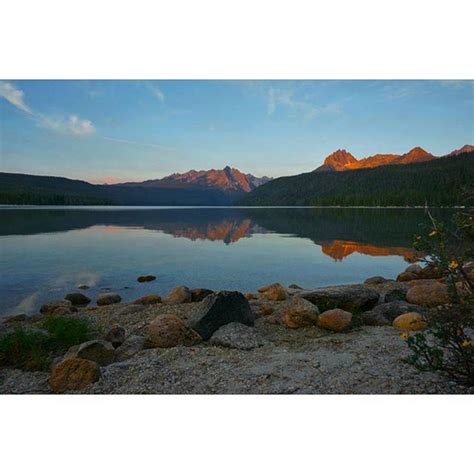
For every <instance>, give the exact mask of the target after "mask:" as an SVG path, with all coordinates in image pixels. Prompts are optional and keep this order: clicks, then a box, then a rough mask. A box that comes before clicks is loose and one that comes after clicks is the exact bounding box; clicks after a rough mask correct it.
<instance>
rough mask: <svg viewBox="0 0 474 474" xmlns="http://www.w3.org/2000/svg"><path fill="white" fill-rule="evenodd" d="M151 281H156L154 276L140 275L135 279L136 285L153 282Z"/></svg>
mask: <svg viewBox="0 0 474 474" xmlns="http://www.w3.org/2000/svg"><path fill="white" fill-rule="evenodd" d="M153 280H156V276H155V275H140V276H139V277H138V278H137V281H138V283H145V282H147V281H153Z"/></svg>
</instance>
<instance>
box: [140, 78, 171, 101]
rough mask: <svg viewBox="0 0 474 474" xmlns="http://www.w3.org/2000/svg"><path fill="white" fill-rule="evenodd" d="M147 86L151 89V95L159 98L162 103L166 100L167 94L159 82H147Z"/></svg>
mask: <svg viewBox="0 0 474 474" xmlns="http://www.w3.org/2000/svg"><path fill="white" fill-rule="evenodd" d="M145 86H146V88H147V89H148V90H149V91H150V93H151V95H152V96H153V97H155V98H156V99H158V100H159V101H160V102H161V103H163V102H164V101H165V98H166V97H165V94H164V93H163V91H162V90H161V89H160V88H159V87H158V85H157V84H154V83H153V82H145Z"/></svg>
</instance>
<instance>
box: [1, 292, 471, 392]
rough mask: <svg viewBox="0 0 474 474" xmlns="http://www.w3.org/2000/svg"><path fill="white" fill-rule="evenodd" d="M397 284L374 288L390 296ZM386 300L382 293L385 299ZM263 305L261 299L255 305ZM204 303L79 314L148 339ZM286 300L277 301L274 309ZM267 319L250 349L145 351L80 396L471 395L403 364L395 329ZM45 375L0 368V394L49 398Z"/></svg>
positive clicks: (103, 327)
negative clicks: (166, 316) (160, 322)
mask: <svg viewBox="0 0 474 474" xmlns="http://www.w3.org/2000/svg"><path fill="white" fill-rule="evenodd" d="M397 285H398V286H400V284H399V283H391V284H382V285H373V286H371V287H372V288H374V289H377V291H379V292H381V293H382V291H380V290H382V289H383V292H385V291H388V290H390V289H392V288H394V286H397ZM381 301H383V294H382V296H381ZM264 302H266V300H265V298H263V297H260V298H259V300H257V301H256V302H252V308H256V307H257V306H258V304H259V303H264ZM197 304H199V303H186V304H180V305H172V306H169V305H166V304H161V303H159V304H155V305H149V306H145V307H144V309H143V310H142V311H140V312H129V311H127V310H123V308H124V307H126V305H124V304H115V305H111V306H106V307H101V308H87V309H86V310H83V311H82V312H80V313H76V314H75V315H74V317H80V318H85V319H88V320H89V321H91V322H92V323H93V324H94V325H95V326H96V328H97V331H98V333H102V334H104V333H105V332H106V331H107V330H108V329H109V328H110V327H111V326H113V325H115V324H118V325H120V326H122V327H124V328H125V331H126V334H127V337H129V336H132V337H136V336H143V335H144V331H145V327H146V325H147V324H148V323H149V322H150V321H151V320H153V319H154V318H155V317H156V316H157V315H158V314H163V313H173V314H175V315H177V316H178V317H180V318H182V319H183V321H184V322H188V321H189V316H190V315H191V314H192V312H193V309H195V307H196V305H197ZM280 304H284V302H282V303H273V304H272V305H275V307H276V308H278V305H280ZM269 321H270V320H269V317H268V316H262V317H260V318H259V319H257V320H256V322H255V327H254V328H253V329H252V332H253V335H252V337H255V338H256V340H258V341H265V343H264V344H263V345H259V344H253V345H252V346H253V347H251V348H247V347H246V348H245V350H244V349H239V348H238V347H237V346H236V347H222V346H216V345H215V344H214V343H213V342H211V341H209V342H203V343H201V344H199V345H197V346H192V347H184V346H180V347H173V348H168V349H146V350H140V351H139V352H138V353H136V354H135V355H133V356H132V357H131V358H129V359H126V360H121V361H120V362H115V363H112V364H110V365H108V366H107V367H102V368H101V372H102V378H101V379H100V380H99V381H98V382H96V383H94V384H93V385H90V386H89V387H87V389H85V390H84V391H83V392H81V393H108V394H114V393H121V394H133V393H151V394H213V393H216V394H290V393H295V394H402V393H403V394H431V393H446V394H448V393H473V390H472V389H469V388H467V387H463V386H460V385H458V384H456V383H453V382H451V381H449V380H447V379H445V378H443V377H442V375H441V374H437V373H426V372H424V373H421V372H418V371H417V370H416V369H414V368H413V367H412V366H411V365H409V364H407V363H405V362H404V357H406V356H407V355H408V353H409V352H408V349H407V346H406V343H405V342H404V341H403V340H402V339H401V338H400V331H398V330H396V329H394V328H392V327H391V326H384V327H366V326H364V327H359V328H355V329H352V330H351V331H349V332H344V333H337V334H334V333H331V332H328V331H325V330H323V329H319V328H317V327H315V326H313V327H306V328H300V329H289V328H286V327H284V326H280V325H275V324H270V322H269ZM48 375H49V374H48V373H46V372H22V371H20V370H13V369H1V370H0V393H49V387H48V385H47V379H48Z"/></svg>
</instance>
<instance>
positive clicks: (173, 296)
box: [163, 286, 191, 304]
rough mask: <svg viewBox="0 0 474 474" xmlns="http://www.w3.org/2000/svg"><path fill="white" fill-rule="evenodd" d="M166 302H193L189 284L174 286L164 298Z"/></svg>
mask: <svg viewBox="0 0 474 474" xmlns="http://www.w3.org/2000/svg"><path fill="white" fill-rule="evenodd" d="M163 303H165V304H182V303H191V291H190V290H189V288H188V287H187V286H177V287H176V288H173V289H172V290H171V291H170V292H169V293H168V294H167V295H166V297H165V299H164V300H163Z"/></svg>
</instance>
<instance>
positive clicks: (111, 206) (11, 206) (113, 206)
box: [0, 203, 466, 209]
mask: <svg viewBox="0 0 474 474" xmlns="http://www.w3.org/2000/svg"><path fill="white" fill-rule="evenodd" d="M428 207H429V208H430V209H466V206H428ZM36 208H41V209H57V208H59V209H78V208H94V209H99V208H106V209H123V208H127V209H426V208H427V207H426V206H186V205H184V206H174V205H163V206H147V205H116V204H83V205H82V204H78V205H67V204H54V205H52V204H1V203H0V209H36Z"/></svg>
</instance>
